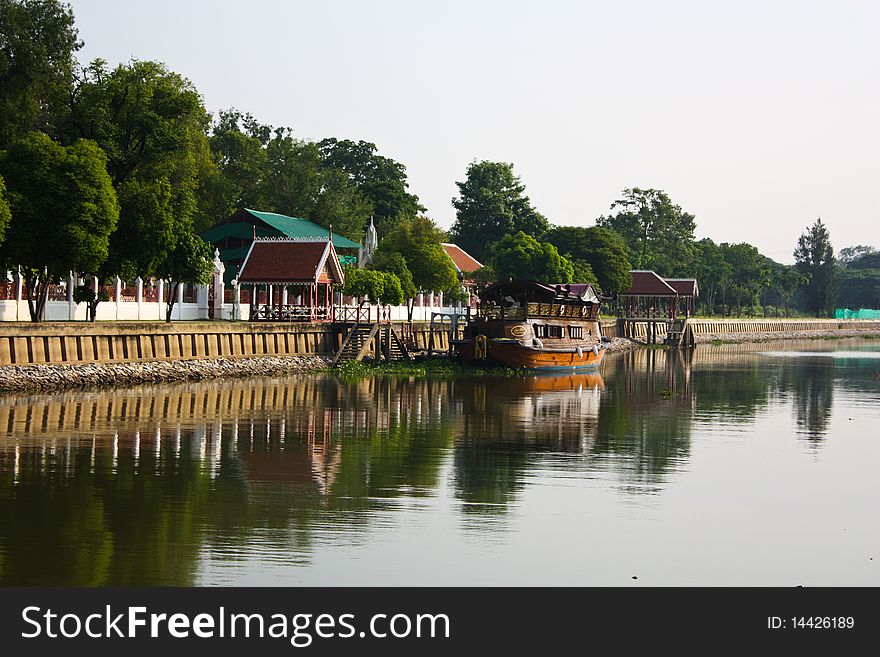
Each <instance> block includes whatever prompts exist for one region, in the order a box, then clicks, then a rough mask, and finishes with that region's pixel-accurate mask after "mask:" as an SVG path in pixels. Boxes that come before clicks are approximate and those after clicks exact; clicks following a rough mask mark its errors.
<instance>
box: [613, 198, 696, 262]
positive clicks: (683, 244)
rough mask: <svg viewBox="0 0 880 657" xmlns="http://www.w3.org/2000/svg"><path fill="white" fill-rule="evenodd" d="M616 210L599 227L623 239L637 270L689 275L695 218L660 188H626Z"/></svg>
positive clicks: (614, 207) (615, 206) (614, 208)
mask: <svg viewBox="0 0 880 657" xmlns="http://www.w3.org/2000/svg"><path fill="white" fill-rule="evenodd" d="M611 210H612V211H616V213H615V214H610V215H608V216H607V217H605V216H603V217H599V219H598V220H597V221H596V223H597V225H599V226H601V227H603V228H610V229H612V230H614V231H615V232H616V233H618V234H619V235H620V236H621V237H623V239H624V241H625V242H626V245H627V247H628V248H629V259H630V262H632V263H633V265H634V266H635V268H636V269H651V270H654V271H655V272H657V273H658V274H660V275H661V276H666V277H674V276H687V275H689V274H690V271H691V268H692V261H693V249H694V230H695V228H696V223H695V221H694V215H692V214H690V213H688V212H685V211H684V210H682V209H681V206H679V205H675V204H674V203H673V202H672V200H671V199H670V198H669V196H668V195H667V194H666V192H664V191H662V190H659V189H639V188H638V187H633V188H632V189H624V190H623V197H622V198H621V199H619V200H617V201H615V202H614V203H612V204H611Z"/></svg>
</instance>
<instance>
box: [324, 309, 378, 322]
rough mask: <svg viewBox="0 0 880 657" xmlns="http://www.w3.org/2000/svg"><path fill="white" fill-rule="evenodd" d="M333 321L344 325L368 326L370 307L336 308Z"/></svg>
mask: <svg viewBox="0 0 880 657" xmlns="http://www.w3.org/2000/svg"><path fill="white" fill-rule="evenodd" d="M333 321H334V322H340V323H344V324H369V323H370V306H336V307H334V308H333Z"/></svg>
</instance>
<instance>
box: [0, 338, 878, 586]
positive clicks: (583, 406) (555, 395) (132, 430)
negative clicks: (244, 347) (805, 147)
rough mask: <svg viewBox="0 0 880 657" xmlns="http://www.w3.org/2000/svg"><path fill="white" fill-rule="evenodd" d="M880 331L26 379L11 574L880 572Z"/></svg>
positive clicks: (807, 575)
mask: <svg viewBox="0 0 880 657" xmlns="http://www.w3.org/2000/svg"><path fill="white" fill-rule="evenodd" d="M878 402H880V343H878V342H877V341H871V340H857V339H853V340H836V341H830V340H829V341H824V340H820V341H811V342H779V343H765V344H748V345H720V346H715V345H701V346H699V347H698V348H697V349H696V350H695V351H693V352H684V353H679V352H674V351H673V352H670V351H666V350H660V349H650V350H649V349H643V350H638V351H633V352H628V353H622V354H611V355H609V356H608V357H607V358H606V361H605V362H604V363H603V365H602V367H601V369H600V371H599V372H598V373H594V374H579V375H571V376H547V375H542V376H529V377H524V378H523V377H477V376H465V377H459V378H429V379H426V378H417V377H405V376H399V377H376V378H366V379H340V378H337V377H335V376H331V375H302V376H291V377H279V378H258V379H234V380H233V379H229V380H220V381H217V380H215V381H209V382H204V383H198V384H180V385H161V386H159V385H157V386H142V387H137V388H127V389H118V390H111V391H76V392H65V393H57V394H44V395H32V396H14V395H12V396H3V397H0V584H3V585H19V584H24V585H37V584H40V585H114V586H130V585H162V586H164V585H513V584H524V585H600V586H603V585H626V586H629V585H634V586H639V585H646V586H667V585H672V586H678V585H710V586H711V585H734V586H739V585H748V586H751V585H769V586H796V585H804V586H818V585H842V586H861V585H872V586H877V585H880V563H878V560H880V523H878V522H877V508H878V502H880V496H878V476H877V475H878V472H880V431H878V428H880V403H878Z"/></svg>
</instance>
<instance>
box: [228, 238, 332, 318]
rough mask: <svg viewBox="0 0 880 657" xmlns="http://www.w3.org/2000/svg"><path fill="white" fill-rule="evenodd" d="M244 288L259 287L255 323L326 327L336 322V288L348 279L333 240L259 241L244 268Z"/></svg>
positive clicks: (255, 295)
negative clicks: (321, 325) (334, 290)
mask: <svg viewBox="0 0 880 657" xmlns="http://www.w3.org/2000/svg"><path fill="white" fill-rule="evenodd" d="M238 283H239V285H251V286H253V287H254V293H253V294H252V295H251V298H252V302H251V321H274V322H279V321H280V322H323V321H333V320H334V312H333V311H334V294H333V286H334V285H344V284H345V273H344V272H343V270H342V266H341V265H340V264H339V258H338V257H337V255H336V249H335V248H334V246H333V243H332V242H331V241H330V239H329V236H328V237H325V238H324V239H311V240H310V239H298V240H297V239H260V238H257V239H256V240H254V241H253V242H252V243H251V245H250V248H249V249H248V252H247V255H246V256H245V258H244V262H242V265H241V270H240V271H239V274H238ZM260 288H263V289H264V290H265V296H264V295H263V294H261V292H262V291H263V290H262V289H260Z"/></svg>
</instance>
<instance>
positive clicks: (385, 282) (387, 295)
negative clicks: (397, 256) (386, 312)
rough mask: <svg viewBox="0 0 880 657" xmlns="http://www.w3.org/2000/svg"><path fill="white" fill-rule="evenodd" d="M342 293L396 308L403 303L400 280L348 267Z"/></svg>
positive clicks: (382, 273)
mask: <svg viewBox="0 0 880 657" xmlns="http://www.w3.org/2000/svg"><path fill="white" fill-rule="evenodd" d="M342 292H343V293H344V294H347V295H348V296H352V297H368V298H369V299H370V301H373V302H376V303H382V304H387V305H392V306H397V305H400V304H402V303H403V301H404V297H403V290H402V289H401V285H400V279H399V278H398V277H397V276H395V275H394V274H392V273H389V272H386V271H377V270H373V269H358V268H356V267H349V268H348V269H347V270H346V272H345V286H344V287H343V288H342Z"/></svg>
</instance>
